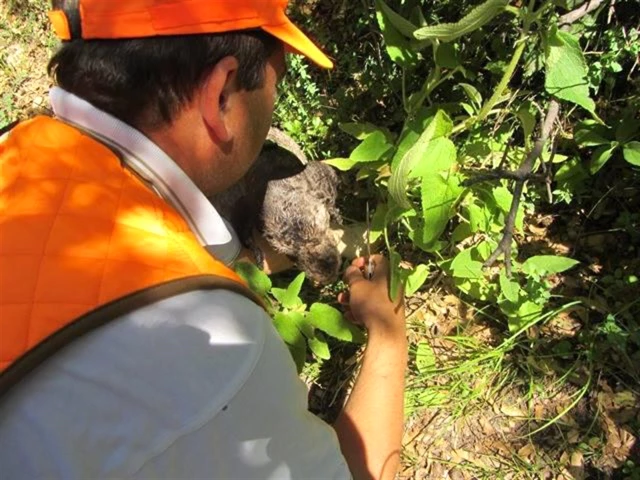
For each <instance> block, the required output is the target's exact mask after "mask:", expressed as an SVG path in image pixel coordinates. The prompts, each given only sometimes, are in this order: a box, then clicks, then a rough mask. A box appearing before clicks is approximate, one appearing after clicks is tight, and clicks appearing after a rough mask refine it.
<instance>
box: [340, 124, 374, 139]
mask: <svg viewBox="0 0 640 480" xmlns="http://www.w3.org/2000/svg"><path fill="white" fill-rule="evenodd" d="M338 127H339V128H340V130H342V131H343V132H344V133H347V134H349V135H351V136H352V137H354V138H357V139H358V140H364V139H365V138H367V136H369V135H371V134H372V133H375V132H379V131H380V129H379V128H378V127H376V126H375V125H374V124H373V123H369V122H366V123H341V124H339V125H338Z"/></svg>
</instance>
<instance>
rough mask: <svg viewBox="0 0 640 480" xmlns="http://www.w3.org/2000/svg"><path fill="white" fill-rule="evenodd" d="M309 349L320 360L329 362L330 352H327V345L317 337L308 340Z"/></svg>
mask: <svg viewBox="0 0 640 480" xmlns="http://www.w3.org/2000/svg"><path fill="white" fill-rule="evenodd" d="M308 343H309V348H310V349H311V351H312V352H313V354H314V355H315V356H316V357H318V358H321V359H322V360H329V359H330V358H331V352H329V345H327V342H326V341H325V340H324V339H322V338H321V337H320V336H319V335H318V336H316V337H313V338H310V339H309V342H308Z"/></svg>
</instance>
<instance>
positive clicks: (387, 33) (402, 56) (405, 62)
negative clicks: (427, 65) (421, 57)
mask: <svg viewBox="0 0 640 480" xmlns="http://www.w3.org/2000/svg"><path fill="white" fill-rule="evenodd" d="M382 4H384V2H382V0H376V6H377V7H378V8H377V12H376V18H377V20H378V25H379V26H380V30H382V35H383V37H384V43H385V46H386V49H387V53H388V54H389V57H390V58H391V60H392V61H393V62H394V63H397V64H398V65H400V66H401V67H404V68H408V67H411V66H413V65H415V64H416V63H417V61H418V55H417V53H416V52H415V51H414V49H413V48H412V47H411V44H410V43H409V40H407V39H406V38H405V37H404V36H403V34H402V33H401V32H400V31H399V30H398V29H397V28H396V27H395V26H394V24H393V22H392V21H391V20H390V18H389V16H388V15H387V13H386V11H390V9H389V8H388V7H387V9H386V11H385V9H384V8H383V6H382ZM385 6H386V5H385ZM394 18H395V19H396V20H397V18H402V17H400V16H399V15H396V17H394ZM405 22H406V20H405ZM407 23H408V22H407Z"/></svg>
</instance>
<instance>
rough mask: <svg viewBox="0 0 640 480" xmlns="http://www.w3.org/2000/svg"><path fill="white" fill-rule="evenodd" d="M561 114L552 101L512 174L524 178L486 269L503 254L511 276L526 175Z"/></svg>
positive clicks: (556, 103) (519, 181)
mask: <svg viewBox="0 0 640 480" xmlns="http://www.w3.org/2000/svg"><path fill="white" fill-rule="evenodd" d="M559 113H560V105H559V104H558V102H557V101H556V100H551V102H549V108H548V110H547V115H546V116H545V118H544V121H543V122H542V127H541V128H540V136H539V137H538V139H537V140H536V142H535V144H534V145H533V148H532V149H531V151H530V152H529V154H528V155H527V156H526V157H525V159H524V160H523V162H522V163H521V164H520V167H519V168H518V169H517V170H516V171H515V172H512V173H514V174H518V175H522V176H523V177H522V179H520V180H516V184H515V187H514V189H513V201H512V202H511V209H510V210H509V215H508V216H507V221H506V222H505V225H504V230H503V231H502V239H501V240H500V243H499V244H498V248H496V250H495V251H494V252H493V253H492V254H491V256H490V257H489V258H488V259H487V261H486V262H484V267H485V268H489V267H491V266H492V265H493V264H494V263H495V262H496V260H497V259H498V257H499V256H500V255H501V254H504V265H505V269H506V271H507V275H508V276H511V241H512V240H513V230H514V227H515V223H516V216H517V214H518V208H520V198H521V197H522V190H523V189H524V184H525V183H526V181H527V177H526V175H530V174H531V171H532V169H533V165H534V163H535V161H536V160H537V159H538V157H540V155H541V154H542V150H543V148H544V145H545V144H546V143H547V139H548V138H549V135H550V134H551V130H552V129H553V124H554V123H555V121H556V119H557V118H558V114H559Z"/></svg>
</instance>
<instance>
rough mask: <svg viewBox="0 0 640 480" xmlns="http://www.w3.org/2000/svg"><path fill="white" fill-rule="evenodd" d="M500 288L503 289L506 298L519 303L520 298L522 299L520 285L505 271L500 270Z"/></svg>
mask: <svg viewBox="0 0 640 480" xmlns="http://www.w3.org/2000/svg"><path fill="white" fill-rule="evenodd" d="M500 290H501V291H502V294H503V295H504V298H506V299H507V300H509V301H510V302H512V303H518V300H519V299H520V285H518V284H517V283H516V282H514V281H512V280H509V278H508V277H507V275H506V274H505V273H504V272H500Z"/></svg>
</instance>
